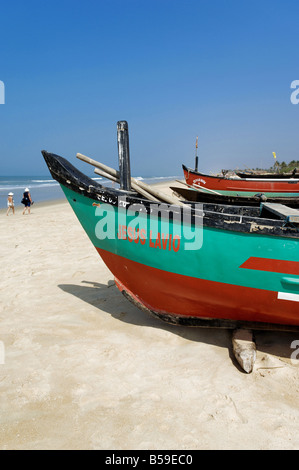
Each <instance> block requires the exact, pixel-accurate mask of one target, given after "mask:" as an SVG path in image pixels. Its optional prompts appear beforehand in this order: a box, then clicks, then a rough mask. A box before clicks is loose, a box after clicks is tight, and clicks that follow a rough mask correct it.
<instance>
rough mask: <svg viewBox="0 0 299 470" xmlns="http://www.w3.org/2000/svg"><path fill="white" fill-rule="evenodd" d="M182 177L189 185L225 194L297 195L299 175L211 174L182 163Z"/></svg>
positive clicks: (289, 196)
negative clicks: (244, 175) (242, 175)
mask: <svg viewBox="0 0 299 470" xmlns="http://www.w3.org/2000/svg"><path fill="white" fill-rule="evenodd" d="M183 171H184V177H185V180H186V183H187V184H188V185H189V186H192V187H195V188H201V189H203V190H206V192H209V191H215V192H217V193H218V194H223V195H226V196H237V195H240V194H242V195H243V196H254V195H255V194H257V193H264V194H265V196H266V197H270V198H274V197H288V198H291V197H298V196H299V175H298V176H297V175H296V177H289V178H276V177H272V178H269V177H268V176H267V177H260V176H256V177H252V176H250V177H242V178H241V177H239V176H238V175H235V176H234V177H232V176H226V175H224V176H212V175H207V174H204V173H200V172H199V171H197V170H192V169H191V168H187V167H186V166H185V165H183Z"/></svg>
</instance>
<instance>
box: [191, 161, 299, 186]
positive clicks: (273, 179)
mask: <svg viewBox="0 0 299 470" xmlns="http://www.w3.org/2000/svg"><path fill="white" fill-rule="evenodd" d="M182 167H183V170H184V171H187V172H188V173H193V174H194V175H198V176H203V177H204V178H214V179H218V180H219V179H220V180H226V181H227V180H233V181H250V182H252V181H259V182H267V183H277V182H278V183H279V182H281V183H282V182H283V183H285V182H287V181H288V180H290V181H291V182H292V183H298V182H299V178H293V177H289V178H242V177H240V176H238V178H232V177H230V176H221V175H218V176H217V175H207V174H206V173H200V172H199V171H197V170H194V169H192V168H188V167H187V166H186V165H184V164H183V165H182Z"/></svg>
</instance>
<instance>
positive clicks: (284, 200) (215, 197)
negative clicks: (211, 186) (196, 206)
mask: <svg viewBox="0 0 299 470" xmlns="http://www.w3.org/2000/svg"><path fill="white" fill-rule="evenodd" d="M181 184H183V183H181ZM170 189H171V190H172V191H173V193H174V194H175V195H176V196H178V197H179V198H181V199H182V200H183V201H185V202H187V201H189V202H201V203H207V202H209V203H210V204H225V205H233V206H255V207H260V204H261V203H262V202H271V203H277V204H283V205H287V206H288V207H292V208H299V194H298V197H279V196H278V197H272V198H271V197H268V198H267V197H266V196H265V195H264V194H263V193H257V194H255V195H254V196H242V194H240V195H236V196H227V195H222V194H215V193H213V192H207V191H204V190H201V189H198V188H194V187H188V186H187V185H186V187H182V186H171V187H170Z"/></svg>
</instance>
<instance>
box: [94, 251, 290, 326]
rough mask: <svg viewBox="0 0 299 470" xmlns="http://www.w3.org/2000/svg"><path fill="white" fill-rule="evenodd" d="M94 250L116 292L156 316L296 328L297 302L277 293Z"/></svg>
mask: <svg viewBox="0 0 299 470" xmlns="http://www.w3.org/2000/svg"><path fill="white" fill-rule="evenodd" d="M96 249H97V251H98V252H99V254H100V256H101V257H102V259H103V261H104V263H105V264H106V265H107V267H108V268H109V269H110V271H111V272H112V273H113V275H114V276H115V278H116V280H117V281H118V282H117V285H118V286H119V288H120V290H123V288H125V290H126V291H127V292H128V293H131V294H133V296H134V297H135V298H136V299H138V301H139V302H140V303H141V304H143V305H144V306H145V307H147V308H148V309H150V310H152V311H154V312H156V313H161V314H163V313H164V314H169V315H171V314H173V315H182V316H184V317H189V316H192V317H201V318H216V319H228V320H240V321H249V322H264V323H278V324H284V325H299V314H298V304H297V302H291V301H286V300H280V299H278V298H277V292H274V291H267V290H263V289H256V288H250V287H244V286H237V285H231V284H226V283H222V282H214V281H207V280H205V279H198V278H194V277H190V276H185V275H181V274H176V273H172V272H168V271H163V270H161V269H157V268H153V267H150V266H146V265H145V264H141V263H138V262H136V261H132V260H130V259H127V258H124V257H122V256H119V255H116V254H114V253H110V252H109V251H105V250H103V249H100V248H97V247H96Z"/></svg>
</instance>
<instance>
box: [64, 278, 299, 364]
mask: <svg viewBox="0 0 299 470" xmlns="http://www.w3.org/2000/svg"><path fill="white" fill-rule="evenodd" d="M58 287H59V288H60V289H61V290H63V291H64V292H67V293H68V294H71V295H74V296H76V297H78V298H79V299H81V300H82V301H84V302H87V303H89V304H90V305H92V306H93V307H95V308H98V309H100V310H102V311H105V312H107V313H109V314H110V315H111V316H112V317H114V318H116V319H117V320H119V321H122V322H126V323H130V324H134V325H139V326H143V327H151V328H159V329H164V330H166V331H169V332H172V333H174V334H177V335H179V336H181V337H183V338H185V339H187V340H189V341H197V342H200V343H205V344H213V345H215V346H218V347H221V348H225V349H227V351H228V356H229V357H230V359H231V360H232V362H233V363H234V365H235V366H236V367H237V368H238V369H239V370H240V371H242V372H243V370H242V369H241V368H240V367H239V365H238V364H237V362H236V360H235V357H234V354H233V351H232V342H231V334H232V330H229V329H222V328H199V327H187V326H176V325H171V324H168V323H165V322H163V321H161V320H159V319H158V318H156V317H154V316H151V315H149V314H147V313H145V312H143V311H141V310H140V309H139V308H137V307H136V306H135V305H133V304H132V303H131V302H129V301H128V300H127V299H126V298H125V297H124V296H123V295H122V294H121V293H120V292H119V290H118V289H117V287H116V286H115V283H114V281H113V280H110V281H109V282H108V284H101V283H98V282H93V281H82V283H81V284H60V285H59V286H58ZM254 336H255V341H256V347H257V350H259V351H261V352H263V353H265V354H270V355H272V356H277V357H281V358H287V359H289V358H290V357H291V354H292V353H293V352H294V351H295V350H294V349H292V348H291V345H292V343H293V341H296V340H298V346H297V349H298V351H299V332H286V331H263V330H259V331H255V332H254ZM298 356H299V354H298Z"/></svg>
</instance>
